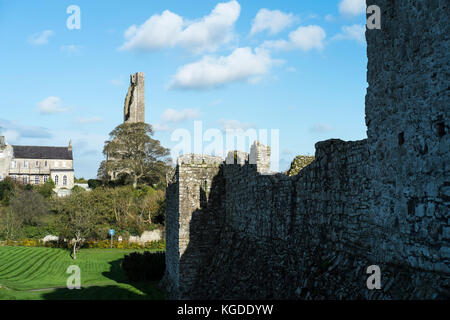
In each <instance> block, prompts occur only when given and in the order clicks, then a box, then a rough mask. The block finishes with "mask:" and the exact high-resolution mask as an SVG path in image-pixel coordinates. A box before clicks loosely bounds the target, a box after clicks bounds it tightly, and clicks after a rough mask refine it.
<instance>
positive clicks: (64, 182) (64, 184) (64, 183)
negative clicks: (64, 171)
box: [63, 176, 67, 186]
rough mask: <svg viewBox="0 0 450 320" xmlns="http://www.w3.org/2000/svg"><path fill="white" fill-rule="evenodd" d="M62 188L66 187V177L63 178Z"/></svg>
mask: <svg viewBox="0 0 450 320" xmlns="http://www.w3.org/2000/svg"><path fill="white" fill-rule="evenodd" d="M63 186H67V176H64V177H63Z"/></svg>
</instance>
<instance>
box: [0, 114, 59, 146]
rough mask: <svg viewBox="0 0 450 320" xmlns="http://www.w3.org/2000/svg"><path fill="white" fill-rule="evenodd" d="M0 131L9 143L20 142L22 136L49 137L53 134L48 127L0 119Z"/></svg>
mask: <svg viewBox="0 0 450 320" xmlns="http://www.w3.org/2000/svg"><path fill="white" fill-rule="evenodd" d="M0 133H1V135H2V136H5V137H6V140H7V141H8V143H18V142H19V141H20V140H21V138H29V139H48V138H51V137H52V134H51V133H50V132H49V130H48V129H47V128H44V127H37V126H30V125H23V124H20V123H17V122H11V121H9V120H5V119H0Z"/></svg>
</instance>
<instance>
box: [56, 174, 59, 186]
mask: <svg viewBox="0 0 450 320" xmlns="http://www.w3.org/2000/svg"><path fill="white" fill-rule="evenodd" d="M58 182H59V177H58V176H55V186H57V185H58Z"/></svg>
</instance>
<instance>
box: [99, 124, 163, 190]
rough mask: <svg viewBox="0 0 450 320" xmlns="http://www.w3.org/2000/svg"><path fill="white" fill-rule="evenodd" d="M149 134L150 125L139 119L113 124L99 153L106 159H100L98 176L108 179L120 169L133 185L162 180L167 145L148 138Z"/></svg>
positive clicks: (150, 131) (151, 130)
mask: <svg viewBox="0 0 450 320" xmlns="http://www.w3.org/2000/svg"><path fill="white" fill-rule="evenodd" d="M152 135H153V129H152V127H151V125H149V124H146V123H143V122H138V123H124V124H121V125H119V126H117V127H116V128H115V129H114V130H113V131H112V132H111V133H110V140H108V141H106V142H105V147H104V149H103V153H104V155H105V156H106V157H107V159H108V160H109V161H108V160H107V161H103V162H102V163H101V165H100V168H99V171H98V176H99V177H100V178H103V179H107V180H110V179H111V178H113V179H115V178H116V176H117V175H118V174H120V173H121V174H128V175H129V176H130V177H131V178H132V182H133V186H134V187H135V188H136V187H137V185H138V183H148V184H150V185H153V184H157V183H159V182H161V181H164V179H165V175H166V172H167V170H168V168H169V161H170V158H169V149H166V148H164V147H163V146H161V144H160V142H159V141H158V140H155V139H152V138H151V136H152ZM111 175H113V176H112V177H111Z"/></svg>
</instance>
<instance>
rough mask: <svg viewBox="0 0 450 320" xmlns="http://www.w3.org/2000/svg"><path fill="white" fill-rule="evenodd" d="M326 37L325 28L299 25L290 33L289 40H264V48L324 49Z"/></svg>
mask: <svg viewBox="0 0 450 320" xmlns="http://www.w3.org/2000/svg"><path fill="white" fill-rule="evenodd" d="M325 38H326V33H325V30H323V29H322V28H321V27H319V26H317V25H309V26H305V27H299V28H297V30H295V31H292V32H291V33H290V34H289V41H287V40H273V41H264V43H263V44H262V47H263V48H273V49H278V50H294V49H300V50H302V51H305V52H306V51H309V50H312V49H317V50H322V49H323V48H324V47H325V45H324V40H325Z"/></svg>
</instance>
